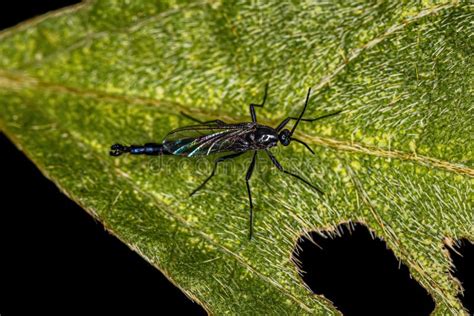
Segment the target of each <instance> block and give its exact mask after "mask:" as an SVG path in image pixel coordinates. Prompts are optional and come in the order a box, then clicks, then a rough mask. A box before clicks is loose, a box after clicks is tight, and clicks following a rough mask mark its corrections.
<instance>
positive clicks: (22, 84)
mask: <svg viewBox="0 0 474 316" xmlns="http://www.w3.org/2000/svg"><path fill="white" fill-rule="evenodd" d="M0 87H6V88H10V89H12V90H15V89H22V88H37V89H41V90H47V91H51V92H58V93H67V94H73V95H76V96H79V97H87V98H92V99H96V100H102V101H103V100H110V101H112V102H123V103H127V104H134V105H142V106H143V105H148V106H153V107H155V106H158V107H159V109H160V110H162V111H163V110H164V111H163V112H168V113H176V110H178V111H183V112H190V113H192V114H193V115H196V116H198V117H202V118H210V117H213V118H215V117H216V115H215V114H214V113H212V112H210V111H203V110H201V109H200V110H196V109H194V110H193V109H190V108H189V107H186V106H183V105H182V104H179V103H177V102H172V101H166V100H157V99H153V98H145V97H140V96H126V95H120V94H113V93H108V92H103V91H96V90H92V89H80V88H76V87H69V86H67V85H62V84H57V83H50V82H44V81H41V80H39V79H37V78H34V77H31V76H26V75H24V74H20V73H18V72H12V71H1V70H0ZM219 118H220V119H222V120H224V121H228V122H238V121H243V120H246V119H248V118H245V119H244V118H243V117H242V118H241V119H239V117H237V118H236V117H231V116H230V115H225V114H222V113H221V114H220V115H219ZM262 123H264V124H267V125H270V126H272V125H275V124H276V122H274V121H271V120H265V119H264V120H262ZM299 135H300V136H301V138H302V139H303V140H305V141H306V142H308V143H310V144H315V145H320V146H323V147H327V148H333V149H336V150H341V151H346V152H354V153H361V154H367V155H371V156H376V157H381V158H389V159H391V158H393V159H398V160H401V161H411V162H414V163H419V164H421V165H425V166H426V165H427V166H431V167H433V168H437V169H441V170H445V171H448V172H451V173H455V174H459V175H465V176H469V177H474V169H473V168H470V167H468V166H465V165H463V164H460V163H453V162H450V161H446V160H442V159H438V158H434V157H431V156H426V155H418V154H417V153H416V152H413V153H408V152H404V151H401V150H393V149H390V150H387V149H384V148H381V147H378V146H370V145H365V144H360V143H357V142H354V141H347V140H340V139H335V138H330V137H320V136H314V135H309V134H307V133H301V132H299Z"/></svg>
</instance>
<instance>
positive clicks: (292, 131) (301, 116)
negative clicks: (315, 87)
mask: <svg viewBox="0 0 474 316" xmlns="http://www.w3.org/2000/svg"><path fill="white" fill-rule="evenodd" d="M310 94H311V88H309V89H308V94H307V95H306V101H305V103H304V107H303V111H301V113H300V116H299V117H298V120H297V121H296V123H295V125H294V126H293V128H292V129H291V132H290V137H291V136H292V135H293V133H294V132H295V129H296V126H298V124H299V123H300V121H301V119H302V118H303V115H304V112H305V111H306V107H307V106H308V101H309V95H310Z"/></svg>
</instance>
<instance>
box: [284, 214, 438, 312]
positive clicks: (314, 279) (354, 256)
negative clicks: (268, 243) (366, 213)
mask: <svg viewBox="0 0 474 316" xmlns="http://www.w3.org/2000/svg"><path fill="white" fill-rule="evenodd" d="M309 236H310V238H311V239H308V237H307V236H304V237H300V239H299V240H298V242H297V246H296V249H295V251H294V253H293V259H294V260H295V262H296V263H297V265H298V266H299V271H300V275H301V277H302V279H303V281H304V282H305V283H306V285H307V286H308V287H309V288H310V289H311V290H312V291H313V292H314V293H316V294H320V295H323V296H325V297H326V298H328V299H329V300H330V301H332V302H333V304H334V306H335V307H336V308H338V309H339V310H340V311H341V312H342V313H343V314H344V315H429V314H430V313H431V312H432V311H433V309H434V307H435V304H434V301H433V299H432V298H431V296H430V295H429V294H428V292H427V291H426V290H425V289H424V288H423V287H421V285H420V284H419V283H418V282H417V281H415V280H414V279H412V278H411V277H410V274H409V271H408V268H407V267H406V266H405V265H404V264H402V263H401V262H399V260H397V258H396V257H395V255H394V254H393V252H392V251H391V250H389V249H387V247H386V245H385V242H384V241H382V240H381V239H379V238H374V235H373V233H372V232H370V231H369V230H368V229H367V227H366V226H364V225H362V224H359V223H350V224H342V225H339V226H338V227H337V229H336V230H335V231H326V232H319V233H318V232H311V233H310V234H309ZM311 240H313V241H311Z"/></svg>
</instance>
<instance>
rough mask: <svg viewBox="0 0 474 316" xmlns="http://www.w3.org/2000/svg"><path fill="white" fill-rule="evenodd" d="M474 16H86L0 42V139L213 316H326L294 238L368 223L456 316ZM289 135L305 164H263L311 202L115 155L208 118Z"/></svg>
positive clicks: (440, 11) (408, 5)
mask: <svg viewBox="0 0 474 316" xmlns="http://www.w3.org/2000/svg"><path fill="white" fill-rule="evenodd" d="M473 21H474V10H473V7H472V6H471V5H468V4H465V3H460V2H457V1H452V2H449V1H435V2H431V1H423V2H422V3H420V2H419V1H406V2H403V3H402V2H398V1H393V2H392V1H385V2H383V1H379V2H375V3H370V2H367V1H351V2H349V1H332V2H312V1H307V2H301V3H292V2H280V3H276V2H275V3H273V4H265V3H263V2H244V1H239V2H238V3H233V2H229V3H228V2H225V1H224V2H218V1H217V2H214V1H212V2H206V1H199V2H194V1H183V2H181V1H179V2H178V1H169V2H166V1H163V2H162V3H161V4H160V5H157V4H156V1H146V0H141V1H133V2H132V4H130V2H128V1H127V2H126V1H120V0H104V1H90V2H86V3H85V4H82V5H79V6H75V7H72V8H70V9H66V10H62V11H58V12H55V13H53V14H48V15H46V16H44V17H42V18H40V19H36V20H32V21H30V22H26V23H25V24H23V25H20V26H17V27H14V28H11V29H9V30H6V31H3V32H2V33H0V100H1V106H0V127H1V129H2V131H3V132H5V133H6V134H7V135H8V136H9V137H10V138H11V139H13V140H14V142H15V143H16V145H17V146H19V147H20V148H21V149H22V150H24V151H25V153H26V154H27V155H28V156H29V157H30V158H31V159H32V160H33V161H34V162H35V163H36V164H37V165H38V166H39V168H40V169H41V170H42V172H43V173H44V174H45V175H46V176H47V177H48V178H50V179H51V180H53V181H54V182H55V183H56V184H57V185H58V187H60V188H61V189H62V190H63V191H64V192H65V194H67V195H68V196H69V197H71V198H72V199H73V200H74V201H76V202H77V203H79V204H80V205H81V206H82V207H83V208H84V209H85V210H86V211H87V212H89V213H90V214H92V215H93V216H94V217H95V218H96V219H98V220H99V221H100V222H101V223H103V224H104V226H105V227H106V228H107V229H108V230H109V231H110V232H112V233H113V234H114V235H116V236H118V237H119V238H120V239H121V240H122V241H123V242H124V243H126V244H127V245H128V246H130V247H131V248H132V249H134V250H135V251H137V252H138V253H139V254H141V255H142V256H143V257H144V258H145V259H146V260H148V261H149V262H151V263H152V264H153V265H155V266H156V267H157V268H158V269H160V270H161V271H162V272H163V273H164V274H165V275H166V276H167V277H168V278H170V279H171V280H172V281H173V282H174V283H175V284H176V285H177V286H179V287H180V288H181V289H182V290H183V291H184V292H185V293H187V295H189V296H190V297H191V298H193V299H195V300H197V301H198V302H200V303H201V304H202V305H203V306H204V307H205V308H206V310H208V311H209V312H211V313H213V314H224V313H232V314H278V315H282V314H315V313H316V314H337V310H336V309H335V308H334V306H332V305H331V303H330V302H328V301H326V300H324V299H323V298H321V297H317V296H314V295H312V294H311V293H310V292H309V290H308V289H306V288H305V286H304V284H303V283H302V281H301V279H300V278H299V276H298V272H297V269H296V267H295V264H294V263H293V262H292V260H291V253H292V251H293V248H294V245H295V243H296V240H297V239H298V237H299V236H300V235H301V234H303V233H305V232H307V231H311V230H322V229H326V228H328V227H335V226H337V225H338V224H339V223H341V222H347V221H359V222H363V223H365V224H366V225H367V226H368V227H369V228H370V229H371V230H373V231H374V232H375V234H376V235H377V236H379V237H381V238H383V239H384V240H385V241H386V243H387V246H388V247H390V248H391V249H392V250H393V251H394V253H395V254H396V255H397V257H398V258H399V259H400V260H401V261H402V262H404V263H405V264H407V266H408V267H409V269H410V272H411V274H412V276H413V277H414V278H416V279H417V280H418V281H419V282H420V284H422V285H423V286H424V287H425V288H426V289H427V290H428V291H429V293H430V294H431V295H432V296H433V298H434V300H435V301H436V305H437V308H436V313H437V314H440V315H441V314H446V313H448V312H449V313H459V312H461V311H462V307H461V305H460V303H459V301H458V300H457V299H456V294H457V293H458V291H459V285H458V284H457V282H456V281H455V280H454V279H453V278H452V277H450V275H449V274H448V270H449V268H450V261H449V258H448V256H447V255H446V253H445V251H444V250H443V240H445V239H447V240H450V239H458V238H460V237H465V238H469V239H471V240H472V239H473V237H474V225H473V224H474V219H473V216H474V215H473V214H474V212H473V203H474V202H473V201H474V191H473V184H474V161H473V157H474V155H473V154H474V150H473V149H474V107H473V104H474V102H473V101H474V97H473V95H474V93H473V92H474V91H473V90H474V85H473V78H474V55H473V53H472V52H473V51H474V41H473V38H474V23H473ZM266 82H269V83H270V91H269V96H268V99H267V103H266V104H265V107H264V108H263V109H258V110H257V117H258V119H259V121H260V122H262V123H265V124H269V125H271V126H276V125H277V124H278V123H279V121H280V120H281V119H283V118H284V117H286V116H287V115H292V116H295V115H297V114H298V113H299V111H300V109H301V107H302V105H303V102H304V97H305V94H306V90H307V88H308V87H312V88H313V95H312V97H311V99H310V104H309V109H308V112H307V117H313V116H317V115H322V114H325V113H329V112H333V111H336V110H342V113H341V114H340V115H339V116H337V117H333V118H330V119H327V120H324V121H319V122H318V123H317V124H311V123H302V124H301V125H300V126H299V127H298V130H297V133H298V135H299V137H300V138H301V139H304V140H305V141H306V142H308V143H309V144H310V145H311V147H312V148H313V149H314V150H315V152H316V155H315V156H312V155H309V154H308V153H307V152H306V151H305V149H304V147H302V146H300V145H298V144H292V145H291V146H289V147H284V148H280V149H276V150H274V153H275V155H276V157H277V158H278V159H279V160H280V162H281V163H282V165H283V166H285V167H287V168H288V169H290V170H294V171H296V170H298V172H300V173H301V174H304V175H305V177H306V178H308V179H310V180H311V182H313V183H315V184H317V185H318V186H319V187H321V188H322V189H323V190H324V191H325V193H326V194H325V195H324V197H323V198H321V197H320V196H319V195H318V194H317V193H315V192H313V191H311V190H310V189H309V188H308V187H306V186H304V184H301V183H299V182H296V181H294V179H292V178H289V177H288V176H285V175H284V174H280V173H278V172H277V171H275V169H274V168H272V166H271V164H270V162H268V160H267V159H266V157H265V156H264V154H261V155H259V160H258V162H257V169H256V172H255V173H254V175H253V178H252V180H251V185H252V192H253V196H254V204H255V214H256V215H255V222H254V228H255V235H254V240H252V241H250V242H249V241H248V239H247V234H248V201H247V196H246V189H245V181H244V175H245V172H246V169H247V166H248V164H249V162H250V160H249V158H250V154H249V155H244V156H242V157H240V158H238V159H236V160H235V161H233V162H226V163H224V164H225V166H224V164H223V166H220V167H219V169H218V171H217V175H216V176H215V177H214V178H213V179H212V181H210V182H209V183H208V184H207V186H206V187H205V189H204V190H203V191H201V192H200V193H199V194H197V195H196V196H193V197H191V198H189V197H188V194H189V193H190V192H191V191H192V190H193V189H194V188H195V187H196V186H197V185H199V184H200V183H201V181H203V180H204V179H205V177H207V176H208V174H209V173H210V171H211V168H212V160H211V159H207V160H198V159H183V158H181V157H121V158H119V159H117V158H113V157H110V156H109V155H108V149H109V147H110V145H111V144H114V143H116V142H121V143H125V144H129V143H146V142H159V141H161V139H162V138H163V137H164V136H165V135H166V134H167V132H169V131H170V130H172V129H174V128H177V127H180V126H184V125H190V124H191V122H190V121H189V120H187V119H186V118H184V117H183V116H181V115H180V114H179V112H180V111H184V112H186V113H188V114H190V115H193V116H196V117H197V118H199V119H202V120H211V119H216V118H219V119H222V120H224V121H229V122H237V121H248V120H249V114H248V104H249V103H251V102H253V103H258V102H260V100H261V98H262V94H263V87H264V85H265V83H266Z"/></svg>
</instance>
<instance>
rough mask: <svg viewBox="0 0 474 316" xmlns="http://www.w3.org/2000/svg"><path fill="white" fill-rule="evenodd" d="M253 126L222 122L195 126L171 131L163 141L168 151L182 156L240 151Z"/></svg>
mask: <svg viewBox="0 0 474 316" xmlns="http://www.w3.org/2000/svg"><path fill="white" fill-rule="evenodd" d="M253 130H254V125H253V124H247V123H241V124H226V123H224V122H221V121H217V122H212V123H208V124H202V125H193V126H187V127H182V128H178V129H175V130H173V131H171V132H170V133H169V134H168V135H167V136H166V137H165V139H164V140H163V146H164V147H165V149H166V151H168V152H170V153H172V154H174V155H181V156H188V157H193V156H203V155H210V154H214V153H220V152H226V151H238V149H239V148H240V145H241V143H242V141H245V135H247V134H248V133H249V132H251V131H253Z"/></svg>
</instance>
